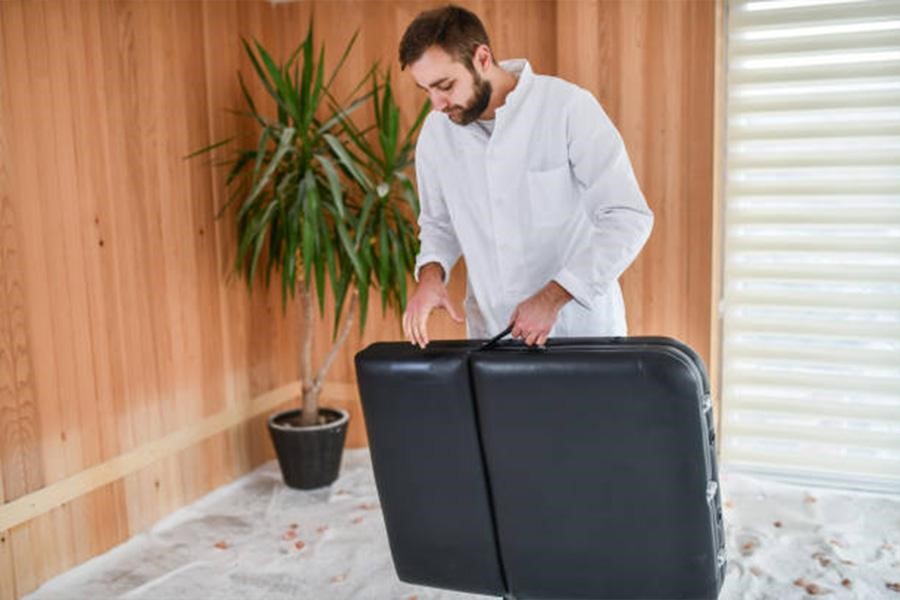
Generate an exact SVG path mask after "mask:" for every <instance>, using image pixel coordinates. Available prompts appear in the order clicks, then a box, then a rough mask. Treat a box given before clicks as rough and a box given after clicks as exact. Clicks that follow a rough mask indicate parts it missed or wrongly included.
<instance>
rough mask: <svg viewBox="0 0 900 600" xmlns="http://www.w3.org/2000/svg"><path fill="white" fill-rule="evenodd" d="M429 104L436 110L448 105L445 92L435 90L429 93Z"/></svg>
mask: <svg viewBox="0 0 900 600" xmlns="http://www.w3.org/2000/svg"><path fill="white" fill-rule="evenodd" d="M431 104H432V105H433V106H434V107H435V108H436V109H438V110H444V109H446V108H447V107H448V106H450V102H449V101H448V100H447V94H444V93H441V92H437V91H435V92H432V93H431Z"/></svg>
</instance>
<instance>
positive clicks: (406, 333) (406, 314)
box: [403, 309, 412, 341]
mask: <svg viewBox="0 0 900 600" xmlns="http://www.w3.org/2000/svg"><path fill="white" fill-rule="evenodd" d="M403 337H405V338H406V339H408V340H410V341H412V332H411V331H410V330H409V310H408V309H407V310H406V312H404V313H403Z"/></svg>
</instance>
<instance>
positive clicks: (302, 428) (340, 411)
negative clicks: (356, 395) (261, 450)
mask: <svg viewBox="0 0 900 600" xmlns="http://www.w3.org/2000/svg"><path fill="white" fill-rule="evenodd" d="M323 410H330V411H331V412H335V413H338V414H339V415H340V416H339V417H338V418H337V419H336V420H334V421H331V422H330V423H325V424H324V425H300V426H295V425H291V426H287V425H282V424H280V423H276V422H275V420H276V419H278V418H280V417H284V416H285V415H289V414H291V413H297V414H299V413H301V412H303V409H300V408H292V409H291V410H283V411H281V412H277V413H275V414H273V415H272V416H270V417H269V419H268V424H269V427H272V428H274V429H278V430H281V431H320V430H322V429H334V428H336V427H340V426H341V425H343V424H345V423H346V422H347V421H349V420H350V413H349V412H347V411H346V410H344V409H343V408H331V407H327V406H323V407H322V408H320V409H319V412H321V411H323Z"/></svg>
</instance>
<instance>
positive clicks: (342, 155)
mask: <svg viewBox="0 0 900 600" xmlns="http://www.w3.org/2000/svg"><path fill="white" fill-rule="evenodd" d="M324 137H325V141H326V142H328V145H329V146H331V149H332V150H333V151H334V153H335V154H337V157H338V159H339V160H340V162H341V164H342V165H343V166H344V168H345V169H347V171H348V172H349V173H350V175H351V176H352V177H353V179H355V180H356V181H357V183H359V184H360V185H361V186H362V187H363V189H366V190H368V189H371V188H372V182H371V181H369V178H368V177H366V176H365V174H363V172H362V171H360V170H359V167H358V166H357V165H358V162H357V161H355V160H354V159H353V158H351V156H350V154H349V153H348V152H347V150H346V148H344V146H343V144H341V142H340V140H338V139H337V138H336V137H334V136H333V135H331V134H330V133H326V134H325V136H324Z"/></svg>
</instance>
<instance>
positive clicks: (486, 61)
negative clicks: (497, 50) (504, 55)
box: [472, 44, 494, 75]
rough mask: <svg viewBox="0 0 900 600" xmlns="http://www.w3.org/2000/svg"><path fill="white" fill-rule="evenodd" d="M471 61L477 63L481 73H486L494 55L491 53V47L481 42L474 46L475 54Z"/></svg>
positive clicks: (492, 62)
mask: <svg viewBox="0 0 900 600" xmlns="http://www.w3.org/2000/svg"><path fill="white" fill-rule="evenodd" d="M472 62H473V63H474V64H476V65H478V70H479V71H480V73H481V74H482V75H483V74H485V73H487V72H488V70H489V69H490V68H491V65H493V64H494V56H493V54H491V49H490V48H488V47H487V46H486V45H485V44H481V45H480V46H478V47H477V48H475V55H474V56H473V57H472Z"/></svg>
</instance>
